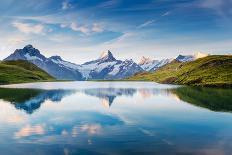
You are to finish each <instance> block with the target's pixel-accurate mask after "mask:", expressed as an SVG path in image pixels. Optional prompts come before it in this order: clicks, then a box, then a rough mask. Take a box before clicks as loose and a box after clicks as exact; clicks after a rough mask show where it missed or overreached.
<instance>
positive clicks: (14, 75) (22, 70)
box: [0, 60, 55, 84]
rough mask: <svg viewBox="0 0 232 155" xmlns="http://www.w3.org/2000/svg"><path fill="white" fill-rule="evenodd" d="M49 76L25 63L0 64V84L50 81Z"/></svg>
mask: <svg viewBox="0 0 232 155" xmlns="http://www.w3.org/2000/svg"><path fill="white" fill-rule="evenodd" d="M52 80H55V79H54V78H53V77H52V76H51V75H49V74H48V73H47V72H45V71H43V70H42V69H40V68H38V67H37V66H35V65H34V64H32V63H29V62H27V61H21V60H18V61H2V62H0V84H11V83H23V82H36V81H52Z"/></svg>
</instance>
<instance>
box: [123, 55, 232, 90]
mask: <svg viewBox="0 0 232 155" xmlns="http://www.w3.org/2000/svg"><path fill="white" fill-rule="evenodd" d="M127 80H132V81H155V82H159V83H172V84H183V85H192V86H215V87H232V56H231V55H212V56H207V57H204V58H200V59H197V60H195V61H192V62H186V63H181V62H177V61H173V62H171V63H170V64H167V65H165V66H163V67H161V68H160V69H158V70H157V71H155V72H153V73H147V72H144V73H139V74H136V75H134V76H132V77H130V78H128V79H127Z"/></svg>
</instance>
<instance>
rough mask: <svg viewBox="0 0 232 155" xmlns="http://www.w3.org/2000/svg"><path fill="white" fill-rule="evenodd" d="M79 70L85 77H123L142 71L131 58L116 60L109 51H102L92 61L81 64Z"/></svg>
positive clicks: (110, 78)
mask: <svg viewBox="0 0 232 155" xmlns="http://www.w3.org/2000/svg"><path fill="white" fill-rule="evenodd" d="M80 71H81V72H82V75H83V76H84V77H85V78H86V79H108V80H112V79H123V78H125V77H129V76H131V75H134V74H135V73H138V72H141V71H143V69H142V68H141V67H140V66H139V65H138V64H136V63H135V62H134V61H133V60H125V61H121V60H117V59H116V58H114V56H113V54H112V53H111V52H110V51H107V52H103V53H102V54H101V56H100V57H99V58H98V59H96V60H93V61H89V62H86V63H84V64H82V65H81V68H80Z"/></svg>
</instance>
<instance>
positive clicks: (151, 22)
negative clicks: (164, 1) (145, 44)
mask: <svg viewBox="0 0 232 155" xmlns="http://www.w3.org/2000/svg"><path fill="white" fill-rule="evenodd" d="M155 21H156V20H154V19H153V20H148V21H146V22H145V23H143V24H141V25H139V26H138V28H143V27H146V26H149V25H151V24H153V23H154V22H155Z"/></svg>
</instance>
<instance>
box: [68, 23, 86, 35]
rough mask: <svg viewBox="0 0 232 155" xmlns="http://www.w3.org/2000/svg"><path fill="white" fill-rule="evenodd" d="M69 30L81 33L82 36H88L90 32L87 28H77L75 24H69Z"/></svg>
mask: <svg viewBox="0 0 232 155" xmlns="http://www.w3.org/2000/svg"><path fill="white" fill-rule="evenodd" d="M70 28H71V29H72V30H73V31H79V32H82V33H84V34H89V32H90V30H89V28H88V27H87V26H79V25H78V24H77V23H74V22H73V23H71V25H70Z"/></svg>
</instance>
